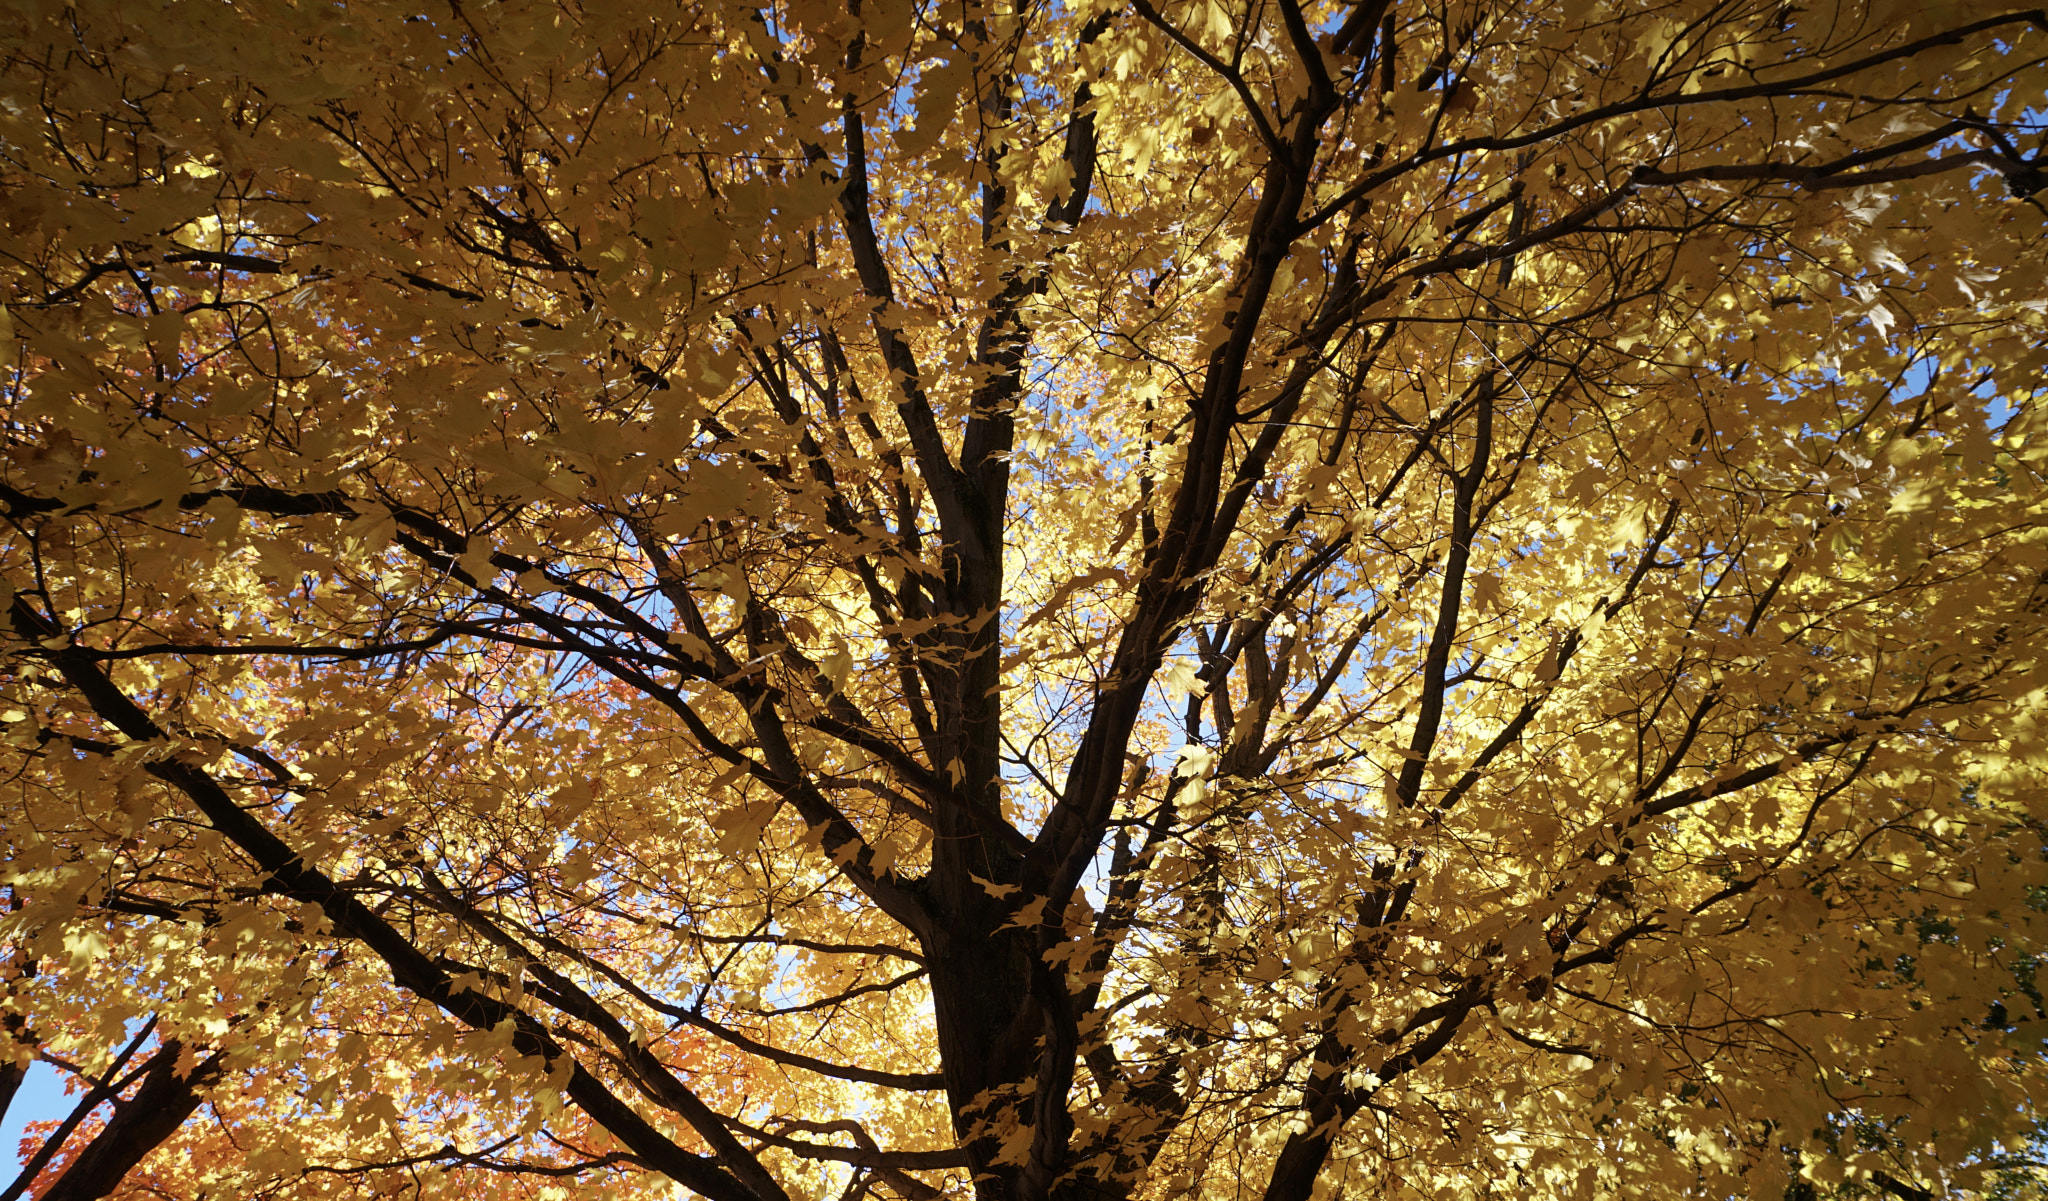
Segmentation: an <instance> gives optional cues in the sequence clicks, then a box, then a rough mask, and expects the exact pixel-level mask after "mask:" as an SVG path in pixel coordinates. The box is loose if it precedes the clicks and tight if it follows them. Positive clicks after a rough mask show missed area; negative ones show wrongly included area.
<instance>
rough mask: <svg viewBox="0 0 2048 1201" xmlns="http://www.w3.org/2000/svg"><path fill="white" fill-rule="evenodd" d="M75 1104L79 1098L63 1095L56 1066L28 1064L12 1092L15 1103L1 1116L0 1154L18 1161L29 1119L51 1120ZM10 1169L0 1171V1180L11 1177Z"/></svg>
mask: <svg viewBox="0 0 2048 1201" xmlns="http://www.w3.org/2000/svg"><path fill="white" fill-rule="evenodd" d="M76 1104H78V1098H76V1097H67V1096H65V1095H64V1078H63V1076H62V1075H60V1074H59V1073H58V1071H57V1069H56V1068H53V1067H51V1066H50V1065H49V1064H47V1063H36V1064H30V1065H29V1069H28V1076H27V1078H26V1079H24V1080H23V1081H22V1082H21V1090H20V1091H19V1092H17V1093H15V1094H14V1104H12V1105H9V1106H8V1107H7V1114H6V1117H5V1118H0V1156H4V1157H5V1160H4V1162H6V1163H11V1164H17V1165H18V1164H20V1163H21V1162H22V1160H24V1159H26V1158H27V1156H24V1155H22V1154H20V1153H19V1148H20V1146H21V1129H22V1127H24V1126H26V1125H28V1124H29V1123H30V1122H54V1121H57V1120H59V1119H61V1118H62V1117H64V1115H65V1114H68V1113H70V1112H71V1107H72V1106H74V1105H76ZM13 1176H14V1173H13V1172H11V1171H10V1172H0V1180H12V1179H13Z"/></svg>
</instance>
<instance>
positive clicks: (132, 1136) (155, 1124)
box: [42, 1040, 221, 1201]
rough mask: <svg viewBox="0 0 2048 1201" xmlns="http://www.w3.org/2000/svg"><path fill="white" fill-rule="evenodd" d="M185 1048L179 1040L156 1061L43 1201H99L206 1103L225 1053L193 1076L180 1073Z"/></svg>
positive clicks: (200, 1066) (202, 1063)
mask: <svg viewBox="0 0 2048 1201" xmlns="http://www.w3.org/2000/svg"><path fill="white" fill-rule="evenodd" d="M182 1050H183V1048H182V1047H181V1046H180V1044H179V1043H178V1042H177V1041H175V1040H173V1041H170V1042H167V1043H165V1044H164V1045H163V1046H162V1048H160V1049H159V1050H158V1051H157V1053H156V1054H155V1055H153V1056H151V1057H150V1060H149V1063H148V1064H147V1065H145V1067H144V1069H143V1076H142V1087H141V1088H140V1089H138V1090H136V1093H135V1095H134V1096H132V1097H130V1098H128V1099H127V1100H126V1101H123V1102H120V1106H119V1108H118V1109H116V1110H115V1112H114V1116H113V1119H112V1120H111V1121H109V1122H108V1123H107V1124H106V1126H105V1128H104V1129H102V1130H101V1131H100V1132H99V1134H98V1135H97V1136H95V1137H94V1138H93V1140H92V1142H91V1143H90V1144H88V1145H87V1146H86V1148H85V1150H83V1151H81V1152H80V1153H79V1155H78V1158H77V1159H76V1160H73V1161H72V1164H71V1166H70V1167H69V1168H67V1169H66V1170H65V1172H64V1175H63V1176H61V1177H60V1178H58V1180H57V1183H56V1184H54V1185H52V1186H51V1187H50V1191H49V1192H47V1193H44V1194H43V1195H42V1201H98V1198H101V1197H104V1196H106V1195H108V1194H109V1193H112V1192H113V1191H114V1189H115V1187H116V1186H118V1185H119V1184H120V1183H121V1179H122V1178H123V1177H124V1176H126V1175H127V1174H128V1173H129V1172H130V1171H131V1170H132V1169H133V1168H134V1167H135V1165H136V1164H139V1163H141V1162H142V1159H143V1157H144V1156H146V1155H148V1154H149V1153H150V1152H151V1151H154V1150H156V1148H157V1147H158V1145H159V1144H161V1143H162V1142H163V1141H164V1140H165V1139H167V1138H169V1137H171V1135H172V1134H173V1133H175V1132H176V1131H177V1129H178V1127H180V1126H182V1125H184V1124H185V1119H186V1118H189V1117H191V1116H192V1112H193V1111H194V1110H196V1109H198V1108H199V1103H200V1102H201V1101H202V1100H204V1098H203V1097H201V1096H200V1090H201V1089H203V1088H206V1087H209V1086H211V1085H213V1084H214V1083H216V1082H218V1081H219V1080H220V1077H221V1060H220V1053H219V1052H215V1053H214V1054H212V1055H209V1056H207V1057H206V1058H205V1059H203V1060H201V1061H200V1062H199V1063H198V1064H197V1065H195V1066H194V1067H193V1069H192V1072H191V1074H190V1075H188V1076H180V1075H178V1073H177V1067H178V1056H179V1053H180V1052H181V1051H182Z"/></svg>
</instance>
